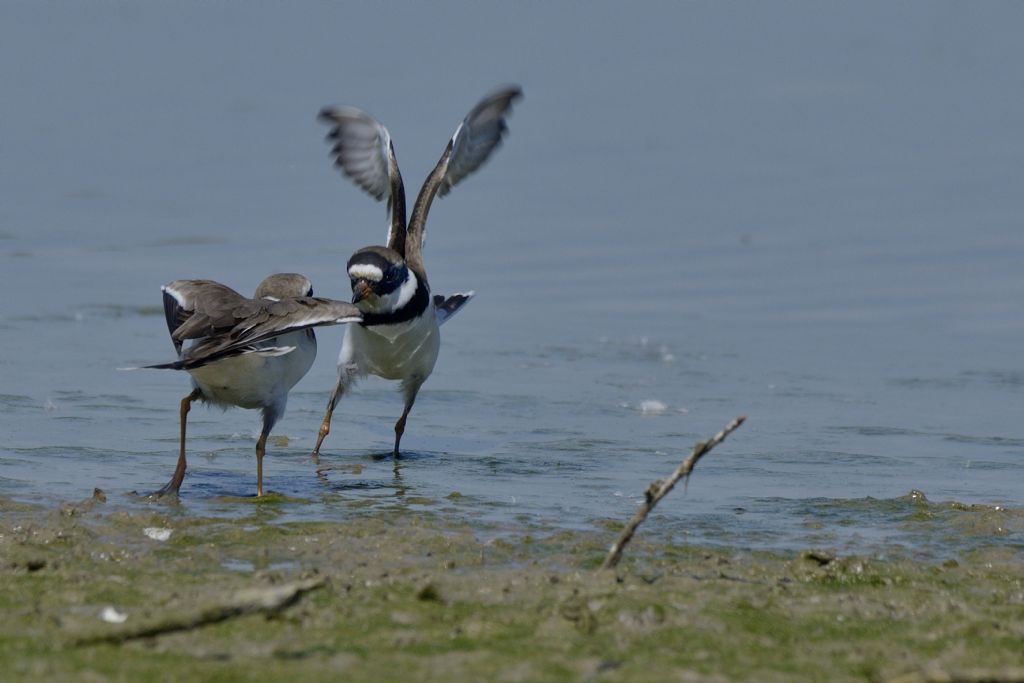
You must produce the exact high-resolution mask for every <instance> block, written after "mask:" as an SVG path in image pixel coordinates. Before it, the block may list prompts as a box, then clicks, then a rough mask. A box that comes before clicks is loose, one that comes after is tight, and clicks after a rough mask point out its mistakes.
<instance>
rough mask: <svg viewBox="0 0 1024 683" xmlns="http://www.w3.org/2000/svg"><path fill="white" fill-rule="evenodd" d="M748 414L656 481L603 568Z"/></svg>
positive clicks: (616, 558)
mask: <svg viewBox="0 0 1024 683" xmlns="http://www.w3.org/2000/svg"><path fill="white" fill-rule="evenodd" d="M746 419H747V418H746V416H744V415H740V416H739V417H736V418H734V419H733V420H732V422H730V423H729V424H727V425H726V426H725V428H724V429H722V431H720V432H718V433H717V434H715V435H714V436H713V437H711V438H710V439H708V440H707V441H698V442H697V443H696V444H695V445H694V447H693V450H691V451H690V455H689V456H687V458H686V459H685V460H684V461H683V462H682V463H680V465H679V467H677V468H676V469H675V471H674V472H673V473H672V474H671V476H669V478H668V479H666V480H665V481H655V482H652V483H651V485H650V486H649V487H648V488H647V490H646V491H645V492H644V502H643V505H641V506H640V509H639V510H637V511H636V514H635V515H633V519H631V520H629V524H627V525H626V528H625V529H623V530H622V533H621V534H619V538H618V540H616V541H615V543H614V544H612V547H611V548H610V549H609V550H608V555H607V556H606V557H605V558H604V562H603V563H602V564H601V569H612V568H613V567H615V565H617V564H618V563H619V560H620V559H622V551H623V550H624V549H625V547H626V544H627V543H629V541H630V539H632V538H633V534H634V533H635V532H636V530H637V528H638V527H639V526H640V525H641V524H643V522H644V520H645V519H647V515H649V514H650V513H651V510H653V509H654V506H655V505H657V504H658V501H660V500H661V499H662V498H664V497H665V496H666V495H668V492H669V491H671V490H672V489H673V488H674V487H675V485H676V484H677V483H678V482H679V480H680V479H684V478H686V477H688V476H690V472H692V471H693V468H694V467H696V465H697V461H699V460H700V459H701V458H702V457H704V456H705V455H706V454H707V453H708V452H710V451H711V449H713V448H714V447H715V446H717V445H718V444H720V443H722V442H723V441H725V437H727V436H729V434H731V433H732V432H733V431H735V430H736V429H737V428H738V427H739V426H740V425H741V424H743V421H744V420H746Z"/></svg>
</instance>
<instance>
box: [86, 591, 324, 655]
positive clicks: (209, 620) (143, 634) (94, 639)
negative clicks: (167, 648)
mask: <svg viewBox="0 0 1024 683" xmlns="http://www.w3.org/2000/svg"><path fill="white" fill-rule="evenodd" d="M325 583H326V580H325V579H324V578H323V577H315V578H312V579H305V580H303V581H295V582H293V583H287V584H284V585H282V586H274V587H273V588H249V589H245V590H240V591H238V592H237V593H235V594H234V595H233V596H232V597H231V598H230V599H229V600H228V601H227V602H224V603H222V604H219V605H213V606H211V607H207V608H205V609H203V610H200V611H199V612H195V613H192V614H185V615H178V616H172V617H169V618H166V619H163V620H162V621H157V622H155V623H150V624H139V625H138V626H134V627H132V628H124V629H119V630H117V631H113V632H111V633H101V634H95V635H91V636H84V637H81V638H78V639H76V640H75V641H74V643H73V644H74V645H97V644H101V643H107V644H118V643H124V642H127V641H129V640H137V639H139V638H151V637H153V636H158V635H162V634H164V633H173V632H175V631H188V630H191V629H194V628H199V627H201V626H207V625H209V624H216V623H219V622H221V621H226V620H228V619H231V618H232V617H240V616H244V615H247V614H272V613H274V612H278V611H280V610H282V609H284V608H285V607H288V606H289V605H291V604H292V603H294V602H295V601H296V600H298V599H299V598H300V597H301V596H302V594H303V593H308V592H309V591H311V590H315V589H317V588H320V587H321V586H323V585H324V584H325Z"/></svg>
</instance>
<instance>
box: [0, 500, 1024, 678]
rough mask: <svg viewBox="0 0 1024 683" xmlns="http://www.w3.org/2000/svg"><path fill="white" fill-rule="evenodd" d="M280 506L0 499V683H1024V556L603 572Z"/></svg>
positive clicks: (629, 564)
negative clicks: (307, 517)
mask: <svg viewBox="0 0 1024 683" xmlns="http://www.w3.org/2000/svg"><path fill="white" fill-rule="evenodd" d="M282 502H283V501H281V500H278V499H277V497H275V496H271V497H270V498H268V499H267V500H265V501H261V502H258V503H252V504H251V506H248V507H249V508H250V509H249V511H248V514H242V515H241V516H240V517H239V518H236V519H230V520H225V519H220V518H200V517H196V516H193V515H188V514H183V513H182V512H181V510H180V509H178V506H167V505H152V506H148V507H142V508H135V509H132V510H126V509H124V508H123V507H117V506H112V505H111V504H110V503H107V502H103V501H101V500H98V499H95V500H88V501H85V502H82V503H78V504H68V505H64V506H61V507H59V508H57V509H54V508H52V507H35V506H32V505H28V504H24V503H15V502H11V501H10V500H6V499H5V500H3V501H0V511H2V522H0V558H2V562H0V611H2V612H3V614H4V615H5V618H4V620H3V622H2V623H0V672H3V678H4V680H6V681H16V680H90V681H108V680H109V681H122V680H131V681H161V680H212V679H216V680H253V679H255V678H257V677H259V678H260V679H262V680H284V679H294V680H374V681H408V680H426V681H431V680H437V681H451V680H494V681H531V680H545V681H589V680H594V681H664V680H683V681H686V680H695V681H696V680H700V681H718V680H721V681H733V680H737V681H742V680H758V681H790V680H830V681H888V680H893V679H896V680H909V681H912V680H939V679H938V678H935V676H936V675H938V674H937V672H939V671H942V672H947V673H948V672H952V673H954V674H958V675H962V676H964V677H963V678H960V679H950V680H996V681H998V680H1020V676H1021V672H1022V671H1024V648H1021V647H1020V644H1021V642H1024V575H1022V572H1021V571H1020V567H1021V562H1022V559H1024V548H1021V547H1020V546H1016V547H1015V546H1013V545H1007V544H1002V545H999V546H995V545H992V546H986V545H985V544H979V545H978V546H977V547H975V548H974V549H972V550H965V551H963V552H961V553H958V554H957V556H956V557H947V558H946V559H945V560H941V561H940V560H935V559H931V560H922V559H921V558H919V557H916V556H914V555H913V553H912V552H911V551H907V552H906V553H902V554H901V553H900V552H899V551H898V550H894V549H891V550H890V551H888V552H884V553H883V552H878V553H875V554H870V555H850V556H837V555H836V554H834V553H831V552H828V551H823V550H815V549H812V548H808V549H806V550H805V551H802V552H785V553H783V552H775V553H766V552H751V551H746V550H743V549H740V548H732V549H726V548H720V547H719V548H714V549H708V548H700V547H695V546H690V545H681V544H678V543H675V542H670V541H667V540H666V539H665V538H664V537H662V534H660V533H659V532H658V527H657V526H655V527H654V528H653V531H649V532H647V533H645V532H644V530H643V528H642V529H641V532H640V534H639V535H638V537H637V538H636V539H635V540H634V542H633V544H631V545H630V546H629V547H628V549H627V552H626V555H625V559H624V560H623V563H622V564H621V565H620V566H619V568H618V570H617V571H601V570H599V569H598V566H599V564H600V562H601V560H602V559H603V557H604V554H605V552H606V550H607V546H608V544H609V542H610V540H612V539H613V538H614V536H615V534H616V531H617V527H618V526H619V525H618V524H617V523H615V522H613V521H608V522H607V523H605V524H603V525H598V526H597V527H596V528H594V529H593V530H591V531H554V532H548V531H545V529H542V528H531V527H530V526H529V525H524V526H521V527H519V528H518V529H517V530H514V531H510V530H509V529H507V528H506V529H498V528H491V529H488V528H486V527H482V526H479V525H476V526H471V525H470V524H468V523H461V522H453V521H452V518H451V517H449V516H446V515H444V514H438V513H434V512H422V511H420V512H411V511H408V510H400V509H396V510H393V511H391V512H386V513H382V512H379V511H378V512H376V513H375V514H372V515H369V514H367V515H358V514H356V515H353V516H352V519H350V520H349V521H346V522H345V523H333V522H312V523H301V522H287V521H286V522H281V523H277V522H275V519H276V518H277V517H278V515H279V509H280V508H282V507H286V506H284V505H282ZM240 505H241V506H242V507H246V505H245V504H244V503H240ZM914 505H915V506H916V512H915V513H913V514H912V515H910V516H908V519H907V523H908V524H922V525H941V526H943V527H948V530H950V531H952V532H956V533H960V534H964V533H966V534H968V535H969V534H972V533H976V534H980V535H983V536H990V537H995V536H992V534H993V531H995V530H997V529H1000V528H1001V529H1004V532H1005V533H1010V532H1013V530H1014V529H1016V530H1018V531H1019V528H1020V526H1021V525H1022V524H1024V514H1022V513H1021V511H1019V510H1005V509H1002V510H1000V509H994V508H985V507H981V506H956V505H948V504H947V505H938V504H933V503H929V502H928V501H927V500H925V499H924V498H923V497H921V498H919V499H918V500H917V501H916V502H915V503H914ZM602 527H603V528H602ZM972 530H973V531H972ZM982 670H983V671H982ZM982 673H984V674H985V675H987V676H989V678H979V676H980V675H981V674H982ZM900 676H904V677H905V678H902V679H900V678H898V677H900ZM928 676H932V678H928ZM972 676H973V678H972ZM1013 676H1017V678H1014V677H1013Z"/></svg>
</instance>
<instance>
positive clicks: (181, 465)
mask: <svg viewBox="0 0 1024 683" xmlns="http://www.w3.org/2000/svg"><path fill="white" fill-rule="evenodd" d="M201 395H202V394H201V393H200V392H199V390H198V389H195V390H193V391H192V393H191V394H189V395H188V396H186V397H185V398H183V399H181V408H180V409H179V413H178V414H179V417H180V420H181V432H180V437H179V445H178V465H177V466H176V467H175V468H174V474H173V475H172V476H171V480H170V481H169V482H167V483H166V484H164V486H163V487H161V488H160V489H158V490H157V491H154V492H153V493H151V494H150V497H151V498H162V497H163V496H165V495H167V494H169V493H173V494H174V496H175V497H177V496H178V490H179V489H180V488H181V482H182V481H184V480H185V470H186V468H187V464H186V462H185V426H186V424H187V423H188V411H189V410H190V409H191V408H192V401H195V400H196V399H198V398H199V397H200V396H201Z"/></svg>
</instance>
